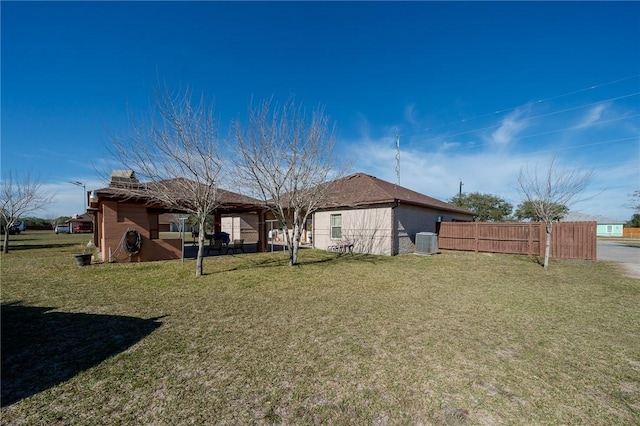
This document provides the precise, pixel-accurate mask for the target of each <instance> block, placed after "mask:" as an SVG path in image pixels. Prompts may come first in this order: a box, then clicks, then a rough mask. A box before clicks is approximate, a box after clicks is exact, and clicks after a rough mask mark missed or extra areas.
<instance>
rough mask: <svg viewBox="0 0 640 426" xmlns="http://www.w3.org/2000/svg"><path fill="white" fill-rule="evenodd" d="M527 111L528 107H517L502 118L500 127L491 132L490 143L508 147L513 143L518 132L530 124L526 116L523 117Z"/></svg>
mask: <svg viewBox="0 0 640 426" xmlns="http://www.w3.org/2000/svg"><path fill="white" fill-rule="evenodd" d="M527 112H528V108H527V107H524V108H516V109H515V110H513V111H512V112H511V113H510V114H508V115H507V116H506V117H505V118H504V119H502V122H501V123H500V127H499V128H498V129H497V130H496V131H494V132H493V133H492V134H491V137H490V139H489V142H490V144H491V145H493V146H495V147H506V146H509V145H511V143H512V142H513V140H514V139H515V138H516V137H517V136H518V134H519V133H520V132H521V131H522V130H524V129H525V128H526V127H528V125H529V123H527V121H526V118H523V116H524V115H526V113H527Z"/></svg>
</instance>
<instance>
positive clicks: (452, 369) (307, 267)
mask: <svg viewBox="0 0 640 426" xmlns="http://www.w3.org/2000/svg"><path fill="white" fill-rule="evenodd" d="M21 237H23V236H22V235H21V236H20V237H18V238H21ZM58 237H60V236H56V238H55V240H58ZM63 237H65V238H66V237H71V238H77V237H76V236H63ZM18 238H16V240H15V243H16V244H23V245H24V246H25V247H26V246H29V244H33V246H32V248H25V249H23V250H16V251H14V252H12V253H10V254H9V255H3V257H2V301H3V304H7V303H14V304H15V306H18V307H22V308H23V309H27V308H29V307H30V308H32V309H34V308H33V307H51V308H52V309H51V310H50V311H47V312H35V314H34V316H35V318H40V321H44V323H45V324H49V326H50V327H52V329H54V330H57V331H58V332H61V336H62V337H63V340H64V341H63V342H60V341H59V340H58V339H56V337H55V336H41V335H38V334H37V333H35V331H33V330H32V331H31V332H30V333H32V334H30V333H26V334H25V333H14V334H11V333H9V337H8V338H7V337H6V333H5V329H6V327H22V326H21V324H20V323H19V321H14V320H13V319H12V318H10V314H11V310H9V309H3V323H2V327H3V333H2V339H3V341H2V347H3V369H2V374H3V377H2V379H3V389H2V392H3V408H2V418H3V423H6V424H21V423H22V424H44V423H51V422H53V423H56V422H57V423H61V424H100V423H102V424H114V423H115V424H118V423H122V424H377V425H384V424H514V423H515V424H522V423H528V424H549V423H554V424H557V423H561V424H575V423H586V424H634V423H638V422H640V414H639V413H640V327H639V325H638V324H640V312H639V311H640V310H638V306H640V281H637V280H632V279H629V278H625V277H623V276H621V275H620V274H619V273H618V272H617V270H616V268H615V267H614V266H615V265H612V264H608V263H590V262H553V263H552V265H551V269H550V271H549V272H548V273H545V272H544V271H543V270H542V268H541V267H540V266H539V264H538V263H537V262H536V261H535V260H534V259H530V258H527V257H520V256H501V255H488V254H473V253H462V252H445V253H442V254H440V255H437V256H431V257H422V256H413V255H408V256H398V257H394V258H387V257H376V256H364V255H353V256H349V255H342V256H339V255H336V254H332V253H325V252H319V251H312V250H308V251H303V252H302V253H301V261H302V265H300V266H297V267H293V268H290V267H287V266H286V261H287V259H286V258H285V257H284V256H283V255H282V254H280V253H273V254H271V253H265V254H252V255H238V256H217V257H213V258H207V259H206V260H205V273H206V276H204V277H202V278H200V279H195V278H194V277H193V265H192V264H191V263H190V262H187V263H185V264H184V265H183V264H181V263H180V262H179V261H176V262H174V261H172V262H154V263H149V264H144V265H127V264H108V263H106V264H101V265H92V266H91V267H85V268H78V267H76V266H75V263H74V262H75V261H74V260H73V259H72V258H71V256H70V253H71V251H72V249H71V248H69V247H43V248H38V247H37V246H38V244H35V242H39V245H47V244H46V243H45V242H46V241H47V239H53V238H52V236H50V235H48V234H47V235H45V234H30V233H25V234H24V237H23V238H25V240H24V241H20V240H18ZM26 238H29V239H26ZM49 244H53V243H51V242H50V243H49ZM27 310H28V309H27ZM54 313H63V314H66V315H68V318H69V320H68V323H63V325H65V324H66V327H67V328H68V330H67V329H65V328H62V329H61V328H60V327H58V328H56V325H55V322H54V324H53V325H51V324H50V322H51V320H53V318H52V317H51V316H52V314H54ZM80 314H82V315H88V316H87V317H84V316H82V317H79V316H77V315H80ZM7 317H8V320H7ZM65 318H66V317H65ZM78 318H84V320H85V321H84V322H81V324H80V325H77V324H76V325H74V326H72V324H73V322H74V320H76V319H78ZM102 320H108V321H107V322H109V324H110V326H109V327H105V328H100V327H99V324H100V323H101V321H102ZM114 327H116V328H114ZM118 327H120V328H118ZM33 333H35V334H33ZM74 333H75V335H76V338H75V340H74ZM89 335H97V336H98V338H97V340H98V343H101V345H100V344H97V343H96V342H95V341H94V342H93V343H92V344H91V345H88V342H89V341H90V340H91V339H85V340H83V338H84V337H83V336H89ZM77 336H79V337H77ZM114 336H119V337H118V338H114ZM20 345H22V346H20ZM83 345H88V346H83ZM23 347H26V348H27V349H29V350H31V351H32V350H37V351H39V352H41V353H42V354H43V356H44V355H47V354H50V353H52V352H53V353H54V354H57V356H58V357H60V358H59V363H60V364H61V365H62V364H64V365H67V364H68V363H71V364H72V365H74V364H73V362H74V361H73V360H74V359H75V360H76V364H78V365H75V368H71V369H70V370H71V372H72V373H73V374H71V375H69V374H67V375H66V376H65V375H60V374H59V373H60V372H59V371H55V370H54V371H50V372H49V373H48V374H49V375H50V376H51V377H41V376H38V377H33V376H30V377H27V378H28V379H30V380H31V381H27V382H26V383H27V384H29V383H31V384H33V383H34V382H35V383H37V382H38V381H41V382H44V383H45V384H46V386H40V388H35V387H34V388H32V389H31V388H29V387H28V386H27V387H25V388H23V389H19V390H21V391H22V392H23V393H24V395H22V396H21V397H19V398H18V397H16V396H15V392H16V390H15V388H9V389H8V390H6V389H5V378H6V377H9V379H10V380H14V381H15V380H17V379H16V378H15V377H13V376H12V375H14V376H16V375H17V376H19V377H18V379H20V380H24V377H21V375H27V376H29V374H30V373H29V372H28V371H29V368H28V366H27V365H26V364H25V361H24V358H25V356H26V352H24V351H22V352H21V350H22V349H21V348H23ZM14 348H16V349H14ZM60 348H64V352H66V353H67V354H68V357H66V358H65V356H64V354H60V353H59V352H60ZM5 354H9V355H12V356H13V357H12V358H11V360H10V361H11V363H10V364H9V363H8V362H7V365H5ZM72 358H73V359H72ZM37 359H39V358H37ZM78 359H80V360H83V361H84V362H77V361H78ZM41 362H42V359H41ZM23 364H24V365H23ZM17 367H23V369H22V368H21V369H17ZM25 371H26V372H25ZM41 374H46V373H41ZM7 375H8V376H7ZM25 386H26V385H25ZM12 398H13V400H14V401H12V403H11V404H5V402H4V401H5V400H12Z"/></svg>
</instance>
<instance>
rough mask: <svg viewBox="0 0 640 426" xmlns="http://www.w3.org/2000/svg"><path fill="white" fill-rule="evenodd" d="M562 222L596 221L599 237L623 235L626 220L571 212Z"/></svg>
mask: <svg viewBox="0 0 640 426" xmlns="http://www.w3.org/2000/svg"><path fill="white" fill-rule="evenodd" d="M562 222H596V223H597V225H598V226H597V229H596V235H597V236H598V237H622V235H623V228H624V224H625V221H624V220H614V219H610V218H608V217H604V216H598V215H595V216H594V215H588V214H584V213H580V212H569V213H568V214H567V215H566V216H565V217H564V218H563V219H562Z"/></svg>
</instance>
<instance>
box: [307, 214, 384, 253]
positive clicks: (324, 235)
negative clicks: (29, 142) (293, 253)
mask: <svg viewBox="0 0 640 426" xmlns="http://www.w3.org/2000/svg"><path fill="white" fill-rule="evenodd" d="M333 214H341V215H342V240H349V241H351V242H352V243H353V245H354V247H353V251H354V252H356V253H369V254H382V255H387V256H389V255H391V254H392V250H393V248H392V233H391V226H390V225H391V222H392V219H391V207H388V206H385V207H376V208H368V209H349V210H332V211H322V212H316V213H315V214H314V224H313V243H314V247H316V248H319V249H323V250H326V249H327V247H329V246H330V245H332V244H334V243H335V242H337V241H336V240H334V239H332V238H331V215H333Z"/></svg>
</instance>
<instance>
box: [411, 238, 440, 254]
mask: <svg viewBox="0 0 640 426" xmlns="http://www.w3.org/2000/svg"><path fill="white" fill-rule="evenodd" d="M437 252H438V234H436V233H435V232H418V233H417V234H416V254H425V255H430V254H436V253H437Z"/></svg>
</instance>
